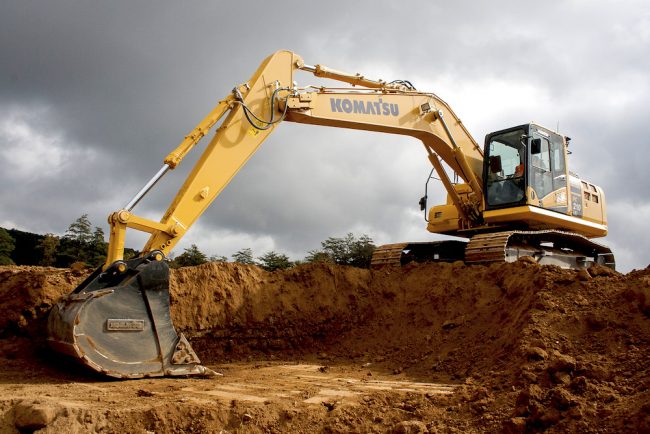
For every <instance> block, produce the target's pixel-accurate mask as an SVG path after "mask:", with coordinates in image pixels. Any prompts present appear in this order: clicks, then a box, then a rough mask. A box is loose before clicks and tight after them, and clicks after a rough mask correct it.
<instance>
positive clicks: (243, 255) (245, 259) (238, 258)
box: [232, 248, 255, 265]
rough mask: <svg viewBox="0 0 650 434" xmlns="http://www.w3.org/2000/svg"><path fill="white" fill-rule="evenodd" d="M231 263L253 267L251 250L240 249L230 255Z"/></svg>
mask: <svg viewBox="0 0 650 434" xmlns="http://www.w3.org/2000/svg"><path fill="white" fill-rule="evenodd" d="M232 261H233V262H238V263H240V264H245V265H255V261H254V260H253V250H251V249H249V248H246V249H241V250H239V251H237V252H236V253H234V254H233V255H232Z"/></svg>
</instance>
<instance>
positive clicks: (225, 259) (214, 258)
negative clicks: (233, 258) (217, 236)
mask: <svg viewBox="0 0 650 434" xmlns="http://www.w3.org/2000/svg"><path fill="white" fill-rule="evenodd" d="M210 262H228V257H226V256H221V255H212V256H210Z"/></svg>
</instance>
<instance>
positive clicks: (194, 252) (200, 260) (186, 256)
mask: <svg viewBox="0 0 650 434" xmlns="http://www.w3.org/2000/svg"><path fill="white" fill-rule="evenodd" d="M206 262H208V257H207V256H205V254H204V253H203V252H201V251H200V250H199V248H198V247H197V246H196V244H192V245H191V246H190V248H189V249H185V251H183V253H181V254H180V255H178V257H176V259H174V260H173V261H172V267H174V268H178V267H191V266H193V265H201V264H205V263H206Z"/></svg>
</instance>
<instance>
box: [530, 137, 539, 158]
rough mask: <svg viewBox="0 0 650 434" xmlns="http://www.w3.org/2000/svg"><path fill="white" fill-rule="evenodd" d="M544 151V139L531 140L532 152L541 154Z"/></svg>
mask: <svg viewBox="0 0 650 434" xmlns="http://www.w3.org/2000/svg"><path fill="white" fill-rule="evenodd" d="M541 152H542V139H533V140H531V141H530V153H531V154H533V155H534V154H539V153H541Z"/></svg>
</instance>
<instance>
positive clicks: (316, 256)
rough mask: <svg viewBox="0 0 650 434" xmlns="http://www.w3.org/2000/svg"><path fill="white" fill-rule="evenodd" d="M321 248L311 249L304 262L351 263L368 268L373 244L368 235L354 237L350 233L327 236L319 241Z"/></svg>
mask: <svg viewBox="0 0 650 434" xmlns="http://www.w3.org/2000/svg"><path fill="white" fill-rule="evenodd" d="M321 247H322V249H321V250H312V251H310V252H309V255H307V257H306V258H305V261H306V262H333V263H335V264H340V265H352V266H354V267H359V268H369V267H370V260H371V259H372V252H373V251H374V250H375V245H374V244H373V241H372V239H371V238H370V237H369V236H368V235H365V234H364V235H361V236H360V237H359V238H356V237H355V236H354V235H353V234H352V233H349V234H347V235H346V236H345V237H343V238H336V237H329V238H328V239H326V240H325V241H323V242H321Z"/></svg>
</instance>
